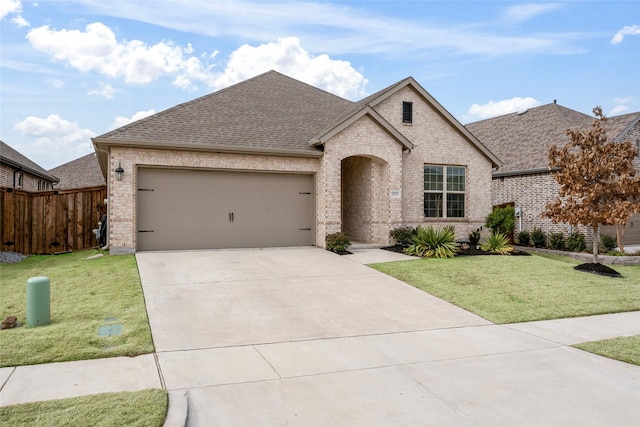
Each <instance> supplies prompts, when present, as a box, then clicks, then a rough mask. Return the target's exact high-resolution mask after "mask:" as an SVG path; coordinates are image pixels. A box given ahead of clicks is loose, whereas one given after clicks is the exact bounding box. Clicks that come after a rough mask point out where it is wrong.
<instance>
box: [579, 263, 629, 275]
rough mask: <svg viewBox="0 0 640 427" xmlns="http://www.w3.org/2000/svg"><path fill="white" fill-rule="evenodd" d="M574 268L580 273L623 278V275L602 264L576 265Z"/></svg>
mask: <svg viewBox="0 0 640 427" xmlns="http://www.w3.org/2000/svg"><path fill="white" fill-rule="evenodd" d="M574 268H575V269H576V270H578V271H584V272H586V273H593V274H599V275H601V276H609V277H622V275H621V274H620V273H618V272H617V271H616V270H614V269H613V268H610V267H607V266H606V265H603V264H600V263H593V262H589V263H586V264H580V265H576V266H575V267H574Z"/></svg>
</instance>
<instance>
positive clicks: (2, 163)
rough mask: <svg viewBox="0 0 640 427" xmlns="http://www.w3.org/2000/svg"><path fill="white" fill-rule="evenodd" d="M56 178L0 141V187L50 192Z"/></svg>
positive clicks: (56, 180)
mask: <svg viewBox="0 0 640 427" xmlns="http://www.w3.org/2000/svg"><path fill="white" fill-rule="evenodd" d="M58 181H59V180H58V178H56V177H55V176H54V175H53V174H51V173H49V172H47V171H46V170H45V169H43V168H42V167H41V166H40V165H38V164H36V163H35V162H33V161H31V160H29V159H28V158H27V157H25V156H23V155H22V154H20V153H19V152H17V151H16V150H14V149H13V148H11V147H10V146H9V145H8V144H6V143H5V142H3V141H0V185H1V186H3V187H9V188H19V189H22V190H25V191H47V190H52V189H53V186H54V185H55V184H57V183H58Z"/></svg>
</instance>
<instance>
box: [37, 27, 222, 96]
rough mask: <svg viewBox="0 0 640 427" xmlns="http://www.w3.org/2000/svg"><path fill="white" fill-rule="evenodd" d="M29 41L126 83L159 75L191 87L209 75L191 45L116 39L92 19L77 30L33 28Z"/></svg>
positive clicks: (76, 65) (78, 66)
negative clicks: (81, 29) (83, 29)
mask: <svg viewBox="0 0 640 427" xmlns="http://www.w3.org/2000/svg"><path fill="white" fill-rule="evenodd" d="M27 39H28V40H29V42H30V43H31V45H32V46H33V47H34V48H35V49H37V50H39V51H41V52H45V53H47V54H49V55H51V56H52V57H53V58H54V59H56V60H58V61H62V62H66V63H67V64H69V65H70V66H72V67H74V68H76V69H78V70H80V71H82V72H89V71H97V72H98V73H100V74H103V75H106V76H109V77H123V78H124V80H125V81H126V82H127V83H137V84H144V83H149V82H151V81H153V80H156V79H158V78H160V77H163V76H172V77H175V81H174V84H176V85H178V86H180V87H183V88H191V87H192V85H193V83H194V81H198V80H204V81H205V82H207V81H208V80H209V79H210V76H209V71H210V69H211V68H212V66H208V65H206V64H203V63H202V62H201V61H200V59H198V58H197V57H194V56H188V55H190V54H191V53H193V48H192V47H191V45H187V46H185V47H183V46H176V45H174V43H172V42H170V41H169V42H165V41H162V42H159V43H156V44H155V45H152V46H150V45H147V44H145V43H144V42H142V41H140V40H131V41H127V40H123V41H120V42H118V41H117V40H116V35H115V33H114V32H113V31H111V29H110V28H109V27H107V26H106V25H104V24H102V23H100V22H95V23H92V24H89V25H87V26H86V28H85V31H80V30H66V29H63V30H60V31H57V30H53V29H50V28H49V26H42V27H38V28H34V29H32V30H31V31H29V33H28V34H27Z"/></svg>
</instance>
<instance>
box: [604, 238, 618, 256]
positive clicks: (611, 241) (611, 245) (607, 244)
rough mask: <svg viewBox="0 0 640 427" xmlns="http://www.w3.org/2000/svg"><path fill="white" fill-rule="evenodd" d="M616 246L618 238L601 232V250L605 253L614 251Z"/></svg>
mask: <svg viewBox="0 0 640 427" xmlns="http://www.w3.org/2000/svg"><path fill="white" fill-rule="evenodd" d="M616 246H618V240H617V239H616V238H615V237H613V236H611V235H609V234H601V235H600V250H601V251H602V252H604V253H606V252H611V251H613V250H614V249H615V248H616Z"/></svg>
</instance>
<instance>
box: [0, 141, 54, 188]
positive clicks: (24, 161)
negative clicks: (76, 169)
mask: <svg viewBox="0 0 640 427" xmlns="http://www.w3.org/2000/svg"><path fill="white" fill-rule="evenodd" d="M0 161H2V163H6V164H8V165H11V166H13V167H15V168H16V169H22V170H24V171H25V172H29V173H30V174H32V175H36V176H38V177H40V178H43V179H45V180H47V181H50V182H58V181H59V180H58V178H56V177H55V176H54V175H52V174H50V173H49V172H47V171H46V170H45V169H44V168H43V167H42V166H40V165H38V164H37V163H35V162H34V161H32V160H30V159H29V158H28V157H26V156H24V155H23V154H20V153H19V152H18V151H16V150H14V149H13V148H11V146H9V145H8V144H7V143H5V142H4V141H0Z"/></svg>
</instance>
